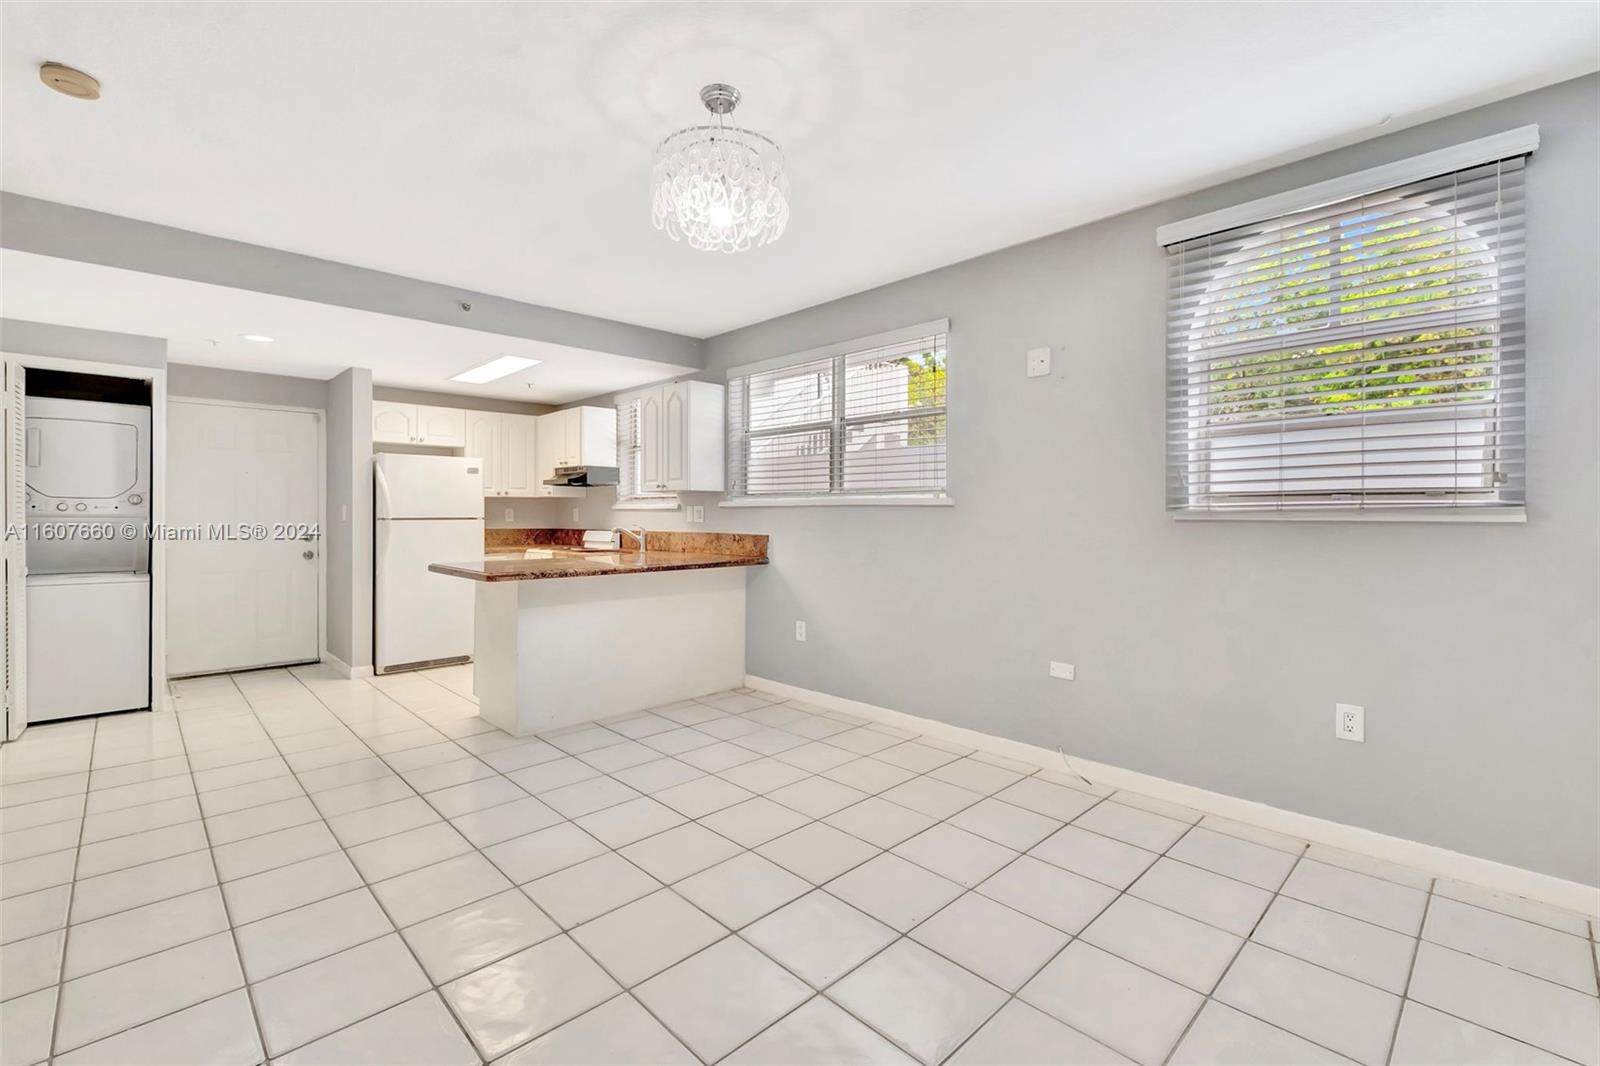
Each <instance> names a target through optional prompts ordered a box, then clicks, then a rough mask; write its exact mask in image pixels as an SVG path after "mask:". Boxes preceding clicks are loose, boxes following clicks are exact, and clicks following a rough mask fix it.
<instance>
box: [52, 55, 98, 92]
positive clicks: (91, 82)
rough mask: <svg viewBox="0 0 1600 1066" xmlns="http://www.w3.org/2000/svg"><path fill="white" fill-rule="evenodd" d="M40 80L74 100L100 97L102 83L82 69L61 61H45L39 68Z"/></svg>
mask: <svg viewBox="0 0 1600 1066" xmlns="http://www.w3.org/2000/svg"><path fill="white" fill-rule="evenodd" d="M39 80H40V81H42V82H44V83H45V84H46V85H48V86H50V88H52V89H54V90H55V91H56V92H58V93H62V94H64V95H66V96H70V97H72V98H73V99H74V100H98V99H100V83H99V82H98V81H97V80H95V79H94V78H93V77H91V76H90V75H88V74H85V73H84V72H83V71H81V70H74V69H73V68H71V67H69V66H65V65H63V64H61V63H45V64H44V65H42V66H41V67H40V68H39Z"/></svg>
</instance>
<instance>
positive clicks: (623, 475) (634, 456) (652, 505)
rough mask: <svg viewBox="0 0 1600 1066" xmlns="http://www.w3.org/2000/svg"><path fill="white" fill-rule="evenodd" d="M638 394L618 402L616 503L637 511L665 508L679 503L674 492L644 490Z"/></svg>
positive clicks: (642, 447)
mask: <svg viewBox="0 0 1600 1066" xmlns="http://www.w3.org/2000/svg"><path fill="white" fill-rule="evenodd" d="M642 403H643V400H642V398H640V397H637V396H635V397H631V398H628V399H624V400H620V401H618V403H617V506H619V507H623V508H625V509H626V508H633V509H638V510H654V509H658V508H659V509H662V510H668V509H671V508H673V507H676V506H677V505H678V496H677V493H673V492H659V491H654V490H647V489H646V488H645V487H644V486H645V479H644V459H645V456H644V446H643V433H642V429H641V425H640V422H641V418H642V411H641V404H642Z"/></svg>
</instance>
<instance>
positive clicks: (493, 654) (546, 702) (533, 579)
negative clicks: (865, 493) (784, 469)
mask: <svg viewBox="0 0 1600 1066" xmlns="http://www.w3.org/2000/svg"><path fill="white" fill-rule="evenodd" d="M581 544H582V531H581V530H488V531H486V544H485V552H484V557H483V558H481V559H476V560H467V561H447V562H439V563H434V564H432V565H430V566H429V567H428V569H429V570H431V571H433V572H434V573H437V574H443V575H445V576H447V577H454V578H458V579H461V580H467V581H472V582H474V583H475V584H476V586H477V587H476V590H475V595H476V611H475V617H474V625H475V629H474V642H473V659H474V662H475V666H474V671H473V676H474V687H475V691H476V694H477V697H478V710H479V713H480V714H481V715H482V716H483V718H484V719H485V720H486V721H488V722H491V723H493V724H494V725H496V726H498V727H499V728H501V729H503V730H505V731H506V732H508V733H511V734H513V735H516V736H528V735H531V734H535V733H543V732H548V731H550V730H553V729H560V728H563V727H566V726H572V725H579V724H582V723H585V722H593V721H600V720H603V719H606V718H613V717H616V716H618V715H622V714H627V713H629V712H632V711H639V710H644V709H645V708H647V707H658V706H661V705H663V704H668V703H675V702H677V701H679V700H685V699H689V698H691V697H693V696H699V695H703V694H705V693H707V692H716V691H721V690H723V689H729V688H736V687H738V686H739V685H742V684H744V615H745V580H746V575H747V574H749V573H750V572H751V571H750V568H751V567H759V566H764V565H766V563H767V538H766V537H764V536H755V535H749V534H719V533H655V532H652V533H646V534H645V537H644V547H643V550H627V549H624V550H621V551H592V550H586V549H583V548H582V547H581ZM595 577H611V578H613V579H614V580H610V581H591V580H582V581H580V580H565V579H573V578H595Z"/></svg>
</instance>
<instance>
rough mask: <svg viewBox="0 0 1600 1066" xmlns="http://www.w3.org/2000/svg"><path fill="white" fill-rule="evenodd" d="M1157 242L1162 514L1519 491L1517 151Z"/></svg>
mask: <svg viewBox="0 0 1600 1066" xmlns="http://www.w3.org/2000/svg"><path fill="white" fill-rule="evenodd" d="M1168 251H1169V253H1170V260H1171V272H1170V285H1169V298H1168V318H1167V351H1168V366H1167V506H1168V508H1169V509H1171V510H1179V511H1235V510H1309V509H1317V508H1327V509H1382V508H1435V507H1455V508H1464V507H1515V506H1520V505H1521V504H1522V502H1523V499H1524V491H1523V490H1524V436H1523V421H1524V381H1523V354H1524V334H1523V282H1524V259H1523V159H1522V158H1521V157H1518V158H1514V159H1508V160H1504V161H1501V162H1495V163H1488V164H1486V165H1483V166H1476V167H1472V168H1469V169H1465V170H1460V171H1456V172H1454V173H1450V174H1444V175H1440V176H1438V177H1434V178H1429V179H1427V180H1423V181H1417V182H1412V183H1410V184H1407V185H1404V186H1402V187H1399V188H1394V189H1389V190H1386V191H1383V192H1377V193H1370V194H1367V195H1363V196H1358V197H1353V198H1351V199H1349V200H1345V201H1343V202H1341V203H1336V204H1331V205H1327V206H1324V207H1318V208H1315V209H1312V210H1307V211H1302V212H1298V213H1296V214H1293V215H1288V216H1285V217H1282V218H1278V219H1273V220H1271V221H1268V222H1263V223H1256V224H1252V225H1248V226H1243V227H1240V228H1238V229H1233V230H1229V231H1227V232H1223V233H1214V234H1210V235H1208V236H1204V237H1197V238H1195V239H1193V240H1188V241H1184V242H1182V243H1180V244H1176V245H1173V246H1172V247H1171V248H1169V249H1168Z"/></svg>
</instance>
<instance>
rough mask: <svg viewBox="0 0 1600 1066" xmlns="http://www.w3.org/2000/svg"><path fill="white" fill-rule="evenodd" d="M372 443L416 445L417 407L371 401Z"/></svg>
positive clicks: (406, 404)
mask: <svg viewBox="0 0 1600 1066" xmlns="http://www.w3.org/2000/svg"><path fill="white" fill-rule="evenodd" d="M372 443H374V444H415V443H417V405H416V404H412V403H391V402H390V401H388V400H373V401H372Z"/></svg>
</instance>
